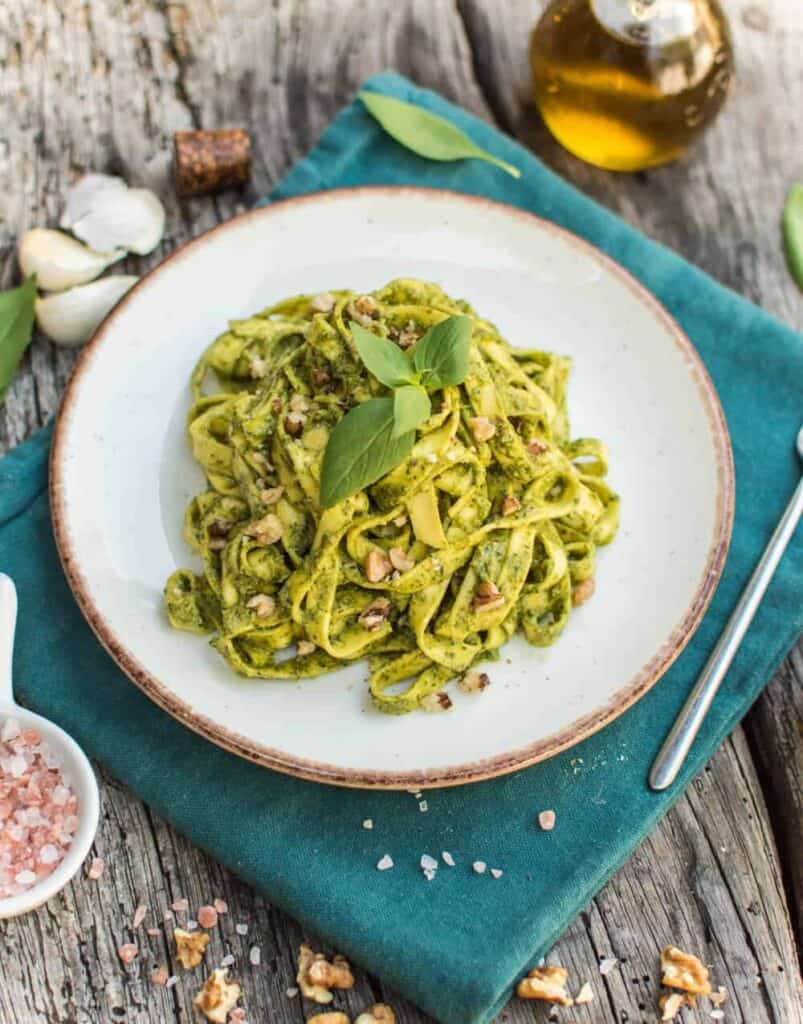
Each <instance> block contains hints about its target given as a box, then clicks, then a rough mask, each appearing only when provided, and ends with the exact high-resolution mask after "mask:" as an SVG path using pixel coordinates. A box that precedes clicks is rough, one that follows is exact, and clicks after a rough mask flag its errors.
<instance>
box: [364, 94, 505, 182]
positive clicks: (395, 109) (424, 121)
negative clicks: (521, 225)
mask: <svg viewBox="0 0 803 1024" xmlns="http://www.w3.org/2000/svg"><path fill="white" fill-rule="evenodd" d="M359 98H360V99H361V100H362V101H363V103H364V104H365V106H366V107H367V109H368V113H369V114H371V116H372V117H373V118H374V119H375V120H377V121H378V122H379V123H380V124H381V125H382V127H383V128H384V129H385V131H386V132H387V133H388V135H390V136H392V137H393V138H394V139H395V140H396V141H397V142H400V143H401V144H402V146H406V148H407V149H411V150H412V151H413V152H414V153H417V154H418V155H419V156H424V157H427V158H428V159H429V160H463V159H466V158H467V157H474V158H476V159H477V160H485V161H487V162H488V163H489V164H494V165H495V166H496V167H501V168H502V170H503V171H507V173H508V174H510V175H512V176H513V177H514V178H520V177H521V171H520V170H519V169H518V168H517V167H513V165H512V164H508V163H505V161H504V160H500V159H499V158H498V157H495V156H493V154H492V153H488V152H487V151H486V150H484V149H480V147H479V146H478V145H476V144H475V143H474V142H472V141H471V139H470V138H469V137H468V135H466V133H465V132H464V131H461V129H460V128H458V127H457V126H456V125H453V124H452V122H451V121H447V120H446V119H445V118H443V117H439V116H438V115H437V114H431V113H430V112H429V111H428V110H424V109H423V107H419V106H416V104H414V103H405V102H404V101H403V100H395V99H393V98H392V97H391V96H384V95H382V94H381V93H378V92H361V93H359Z"/></svg>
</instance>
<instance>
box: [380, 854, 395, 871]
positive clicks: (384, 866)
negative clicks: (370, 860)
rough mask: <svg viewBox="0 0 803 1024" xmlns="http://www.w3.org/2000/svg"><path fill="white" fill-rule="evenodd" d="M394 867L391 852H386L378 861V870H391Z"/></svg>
mask: <svg viewBox="0 0 803 1024" xmlns="http://www.w3.org/2000/svg"><path fill="white" fill-rule="evenodd" d="M392 867H393V858H392V857H391V856H390V854H389V853H386V854H385V856H384V857H382V859H381V860H379V861H377V865H376V870H377V871H389V870H390V869H391V868H392Z"/></svg>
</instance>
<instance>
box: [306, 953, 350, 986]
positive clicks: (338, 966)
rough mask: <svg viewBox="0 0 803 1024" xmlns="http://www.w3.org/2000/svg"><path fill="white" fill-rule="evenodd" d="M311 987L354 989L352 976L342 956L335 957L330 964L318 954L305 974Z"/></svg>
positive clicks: (346, 961)
mask: <svg viewBox="0 0 803 1024" xmlns="http://www.w3.org/2000/svg"><path fill="white" fill-rule="evenodd" d="M307 973H308V976H309V980H310V981H311V982H312V983H313V985H322V986H323V987H324V988H354V975H353V974H352V973H351V967H350V966H349V962H348V960H346V958H345V957H344V956H339V955H338V956H335V957H334V958H333V959H332V962H331V963H330V962H329V961H328V960H326V959H325V958H324V957H323V955H322V954H320V953H319V954H318V955H317V956H316V957H315V959H314V960H313V962H312V964H310V968H309V971H308V972H307Z"/></svg>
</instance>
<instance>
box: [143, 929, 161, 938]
mask: <svg viewBox="0 0 803 1024" xmlns="http://www.w3.org/2000/svg"><path fill="white" fill-rule="evenodd" d="M146 930H147V933H148V935H150V936H152V937H153V938H156V937H157V936H158V935H161V934H162V930H161V928H148V929H146Z"/></svg>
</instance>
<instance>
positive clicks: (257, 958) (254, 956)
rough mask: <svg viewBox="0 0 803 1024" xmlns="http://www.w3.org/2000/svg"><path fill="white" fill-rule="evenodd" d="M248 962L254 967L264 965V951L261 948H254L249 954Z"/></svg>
mask: <svg viewBox="0 0 803 1024" xmlns="http://www.w3.org/2000/svg"><path fill="white" fill-rule="evenodd" d="M248 960H249V962H250V964H251V966H252V967H259V965H260V964H261V963H262V950H261V949H260V948H259V946H252V947H251V949H250V950H249V952H248Z"/></svg>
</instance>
